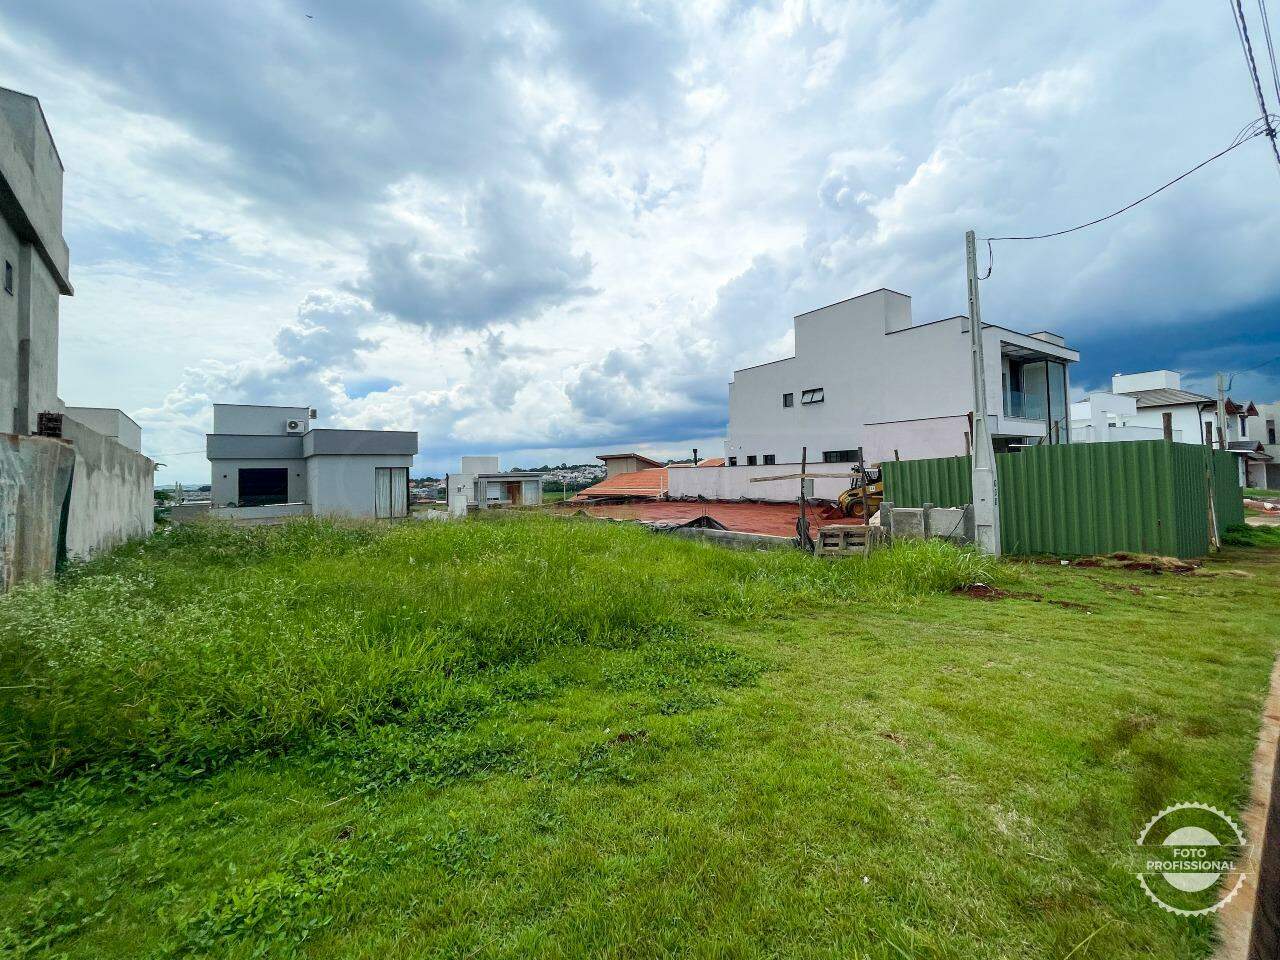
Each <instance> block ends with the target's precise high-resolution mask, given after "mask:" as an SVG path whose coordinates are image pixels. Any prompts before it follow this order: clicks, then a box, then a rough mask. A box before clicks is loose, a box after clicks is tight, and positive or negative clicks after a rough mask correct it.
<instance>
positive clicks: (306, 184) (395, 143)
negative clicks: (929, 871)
mask: <svg viewBox="0 0 1280 960" xmlns="http://www.w3.org/2000/svg"><path fill="white" fill-rule="evenodd" d="M307 13H310V14H312V19H308V17H307V16H306V14H307ZM3 19H4V21H5V22H6V23H8V24H9V25H10V26H11V27H13V28H15V29H21V30H22V31H23V32H34V33H35V34H38V35H39V36H40V37H41V39H42V41H43V42H44V43H45V44H47V45H48V46H49V47H51V48H52V49H54V50H55V51H57V52H58V53H60V54H62V55H64V56H65V58H66V59H67V60H68V61H70V62H74V63H76V64H77V65H78V66H80V67H81V68H83V69H87V70H88V71H90V72H92V73H93V74H94V75H96V76H97V77H98V78H99V79H100V80H101V81H102V83H103V84H104V86H105V87H106V88H107V89H108V90H110V91H111V92H112V95H113V97H114V98H115V99H118V101H119V102H120V103H122V105H124V106H127V107H129V108H130V109H133V110H136V111H139V112H142V113H151V114H155V115H158V116H162V117H165V118H167V119H169V120H172V121H174V122H176V123H178V124H179V125H180V126H182V127H183V128H185V129H188V130H190V131H191V132H193V133H194V134H196V135H197V136H198V137H200V138H201V139H202V140H205V141H206V142H208V143H210V144H214V145H216V146H217V147H219V148H222V149H219V150H217V151H215V152H214V153H213V154H212V155H210V154H209V153H207V152H205V151H184V152H182V153H181V154H175V155H174V156H172V157H171V159H170V163H171V165H172V166H174V167H182V168H184V169H185V170H186V171H187V172H189V173H190V174H192V175H199V176H204V177H210V178H213V179H214V180H216V181H218V182H222V183H225V184H226V185H227V186H228V187H230V188H233V189H234V190H236V191H237V192H238V193H240V194H242V195H244V196H246V197H249V198H252V199H253V200H254V201H255V202H257V203H259V204H261V205H263V206H265V207H268V208H271V209H274V210H276V211H277V212H280V213H283V214H286V215H287V216H289V217H290V218H298V217H300V216H304V215H309V216H311V217H314V218H317V219H321V220H334V219H339V220H342V221H344V222H347V223H350V221H351V218H352V216H353V213H362V214H363V213H367V211H353V210H352V209H351V208H350V206H347V205H350V204H367V203H370V202H374V201H376V200H378V199H379V198H380V197H381V196H382V194H383V191H384V190H385V188H386V187H387V186H388V185H389V184H391V183H394V182H395V181H397V180H398V179H400V178H402V177H403V176H405V175H407V174H408V173H410V172H419V171H429V172H430V175H431V177H432V179H433V180H434V181H436V182H443V183H450V182H453V183H458V182H470V181H472V180H474V179H475V178H476V177H488V178H490V179H492V178H493V177H494V176H495V175H497V174H501V173H504V172H505V173H507V174H510V175H511V176H513V177H514V176H515V175H516V173H517V171H521V170H522V171H523V173H524V175H525V176H527V175H528V173H529V165H530V163H531V162H536V160H537V150H536V148H535V147H534V146H533V145H532V143H533V141H532V140H531V138H530V133H531V131H529V130H528V129H527V125H526V124H525V123H524V122H523V118H522V116H521V109H520V105H519V99H518V97H516V96H515V95H513V90H512V87H511V77H512V76H532V77H534V78H535V79H536V77H537V76H539V75H544V74H546V73H547V72H548V71H549V70H551V69H552V68H553V67H554V69H556V70H564V69H566V68H567V69H568V70H569V71H570V74H571V76H572V77H573V78H574V79H575V80H577V81H578V82H579V83H581V84H584V85H585V86H586V87H587V88H588V89H590V90H591V91H593V92H594V93H595V95H597V96H599V97H602V98H606V99H616V98H631V97H646V98H650V99H651V100H653V101H654V102H655V103H657V102H661V100H662V99H663V98H664V97H665V96H666V94H665V88H666V86H668V85H669V84H670V82H671V78H670V68H671V66H672V65H673V64H674V62H675V61H676V59H677V58H678V56H679V52H678V49H677V47H678V45H677V44H674V43H672V42H670V40H671V38H672V36H673V34H674V27H673V26H672V25H670V24H667V23H665V22H664V21H662V20H660V19H658V18H655V17H654V16H643V15H641V14H639V13H636V12H633V11H631V10H630V9H629V8H626V7H617V8H614V7H611V6H609V5H607V4H598V3H587V2H584V3H550V4H547V5H546V7H545V9H538V8H537V7H536V6H535V7H533V8H525V7H523V6H520V5H517V4H511V3H478V4H424V3H414V2H408V0H380V2H379V3H376V4H352V3H346V2H341V0H314V2H312V0H308V2H307V3H306V4H305V7H304V6H303V5H299V4H290V3H281V2H275V3H244V4H204V3H201V4H195V3H159V4H154V3H139V2H119V3H94V4H84V3H69V2H49V3H26V4H16V5H13V6H12V7H10V8H9V9H8V10H7V11H6V13H5V14H3ZM535 28H539V29H545V30H548V31H550V34H551V41H552V42H551V44H550V47H547V46H546V45H545V44H541V43H538V42H536V39H537V38H536V37H535V34H536V33H537V30H536V29H535ZM223 150H225V153H224V152H223ZM334 204H339V205H341V206H336V207H335V206H334Z"/></svg>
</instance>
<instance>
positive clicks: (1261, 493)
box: [1244, 487, 1280, 500]
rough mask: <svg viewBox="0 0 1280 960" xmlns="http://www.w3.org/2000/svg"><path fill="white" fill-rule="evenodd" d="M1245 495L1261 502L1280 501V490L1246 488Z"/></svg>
mask: <svg viewBox="0 0 1280 960" xmlns="http://www.w3.org/2000/svg"><path fill="white" fill-rule="evenodd" d="M1244 495H1245V496H1246V497H1255V498H1257V499H1260V500H1280V490H1267V489H1264V488H1262V487H1245V488H1244Z"/></svg>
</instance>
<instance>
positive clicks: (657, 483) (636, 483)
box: [573, 467, 667, 500]
mask: <svg viewBox="0 0 1280 960" xmlns="http://www.w3.org/2000/svg"><path fill="white" fill-rule="evenodd" d="M666 492H667V468H666V467H653V468H651V469H649V470H637V471H635V472H634V473H619V474H616V475H614V476H612V477H609V478H607V479H605V480H601V481H600V482H599V483H597V484H596V485H595V486H593V487H587V489H585V490H581V491H579V492H578V495H577V496H576V497H574V498H573V499H575V500H579V499H582V500H592V499H596V498H599V497H660V496H662V495H663V494H664V493H666Z"/></svg>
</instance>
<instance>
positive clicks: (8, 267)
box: [4, 260, 13, 294]
mask: <svg viewBox="0 0 1280 960" xmlns="http://www.w3.org/2000/svg"><path fill="white" fill-rule="evenodd" d="M4 292H5V293H9V294H12V293H13V264H12V263H10V262H9V261H8V260H6V261H5V262H4Z"/></svg>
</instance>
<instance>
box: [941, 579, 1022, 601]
mask: <svg viewBox="0 0 1280 960" xmlns="http://www.w3.org/2000/svg"><path fill="white" fill-rule="evenodd" d="M951 592H952V593H954V594H956V595H958V596H961V597H969V598H970V599H971V600H1004V599H1005V598H1006V597H1010V596H1012V594H1010V593H1009V591H1008V590H1001V589H1000V588H999V587H992V586H988V585H987V584H985V583H971V584H969V585H968V586H967V587H956V588H955V589H954V590H952V591H951Z"/></svg>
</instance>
